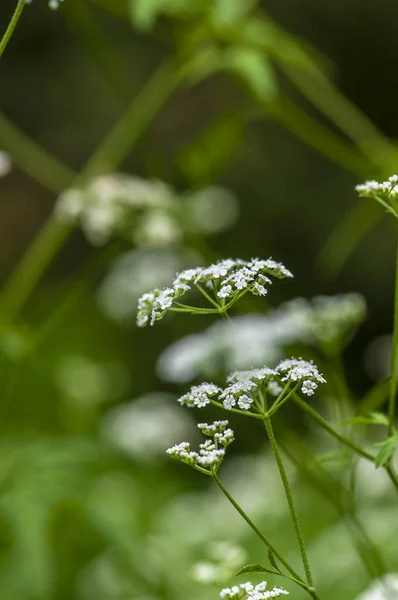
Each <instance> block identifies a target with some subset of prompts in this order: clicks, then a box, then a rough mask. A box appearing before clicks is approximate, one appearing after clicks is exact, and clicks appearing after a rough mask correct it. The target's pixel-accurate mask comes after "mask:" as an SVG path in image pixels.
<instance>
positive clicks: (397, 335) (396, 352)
mask: <svg viewBox="0 0 398 600" xmlns="http://www.w3.org/2000/svg"><path fill="white" fill-rule="evenodd" d="M394 293H395V298H394V332H393V337H392V353H391V385H390V399H389V403H388V435H389V436H392V435H394V432H395V402H396V397H397V379H398V363H397V361H398V244H397V255H396V263H395V292H394Z"/></svg>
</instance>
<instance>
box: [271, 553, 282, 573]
mask: <svg viewBox="0 0 398 600" xmlns="http://www.w3.org/2000/svg"><path fill="white" fill-rule="evenodd" d="M268 559H269V562H270V563H271V565H272V566H273V567H274V568H275V569H276V570H277V571H279V573H281V574H282V571H281V570H280V568H279V567H278V565H277V564H276V560H275V557H274V554H273V552H272V550H271V549H269V550H268Z"/></svg>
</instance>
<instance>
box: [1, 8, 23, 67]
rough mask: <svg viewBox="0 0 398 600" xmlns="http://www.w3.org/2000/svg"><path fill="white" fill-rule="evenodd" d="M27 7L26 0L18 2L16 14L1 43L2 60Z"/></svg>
mask: <svg viewBox="0 0 398 600" xmlns="http://www.w3.org/2000/svg"><path fill="white" fill-rule="evenodd" d="M24 7H25V0H18V4H17V6H16V8H15V10H14V14H13V15H12V17H11V21H10V22H9V24H8V27H7V29H6V31H5V33H4V35H3V37H2V38H1V42H0V58H1V56H2V55H3V52H4V50H5V49H6V47H7V44H8V42H9V41H10V39H11V36H12V34H13V33H14V29H15V27H16V26H17V23H18V21H19V19H20V17H21V15H22V11H23V9H24Z"/></svg>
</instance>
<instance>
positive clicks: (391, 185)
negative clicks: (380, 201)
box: [355, 175, 398, 198]
mask: <svg viewBox="0 0 398 600" xmlns="http://www.w3.org/2000/svg"><path fill="white" fill-rule="evenodd" d="M355 189H356V191H357V192H358V194H359V195H360V196H362V197H364V198H375V197H376V196H382V197H385V198H386V197H388V196H390V195H391V194H393V196H394V197H397V196H398V175H392V176H391V177H389V178H388V180H387V181H382V182H381V183H379V182H378V181H375V180H371V181H365V183H361V184H359V185H356V186H355Z"/></svg>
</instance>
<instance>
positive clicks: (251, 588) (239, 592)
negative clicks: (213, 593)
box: [220, 581, 289, 600]
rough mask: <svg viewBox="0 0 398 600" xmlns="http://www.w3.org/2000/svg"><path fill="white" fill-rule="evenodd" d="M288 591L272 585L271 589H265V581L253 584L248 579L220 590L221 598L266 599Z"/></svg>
mask: <svg viewBox="0 0 398 600" xmlns="http://www.w3.org/2000/svg"><path fill="white" fill-rule="evenodd" d="M288 595H289V592H287V591H286V590H284V589H283V588H277V587H274V588H273V589H272V590H267V582H266V581H262V582H261V583H259V584H257V585H253V584H252V583H251V582H250V581H247V582H246V583H241V584H240V585H234V586H233V587H231V588H224V589H223V590H221V592H220V598H221V599H222V600H241V599H245V600H267V599H268V598H279V597H280V596H288Z"/></svg>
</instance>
